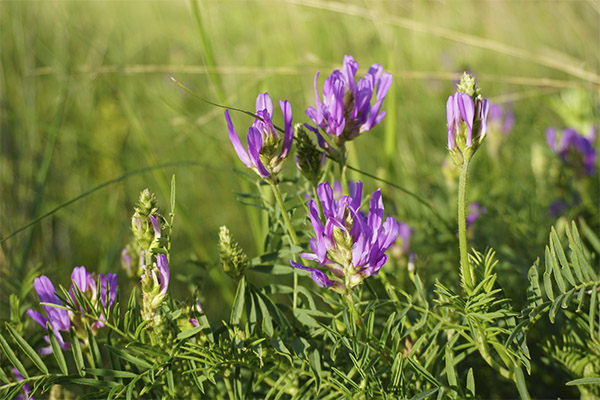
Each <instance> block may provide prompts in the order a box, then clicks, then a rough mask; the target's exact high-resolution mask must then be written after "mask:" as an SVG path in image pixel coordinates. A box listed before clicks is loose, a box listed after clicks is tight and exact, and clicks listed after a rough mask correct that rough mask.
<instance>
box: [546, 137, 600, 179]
mask: <svg viewBox="0 0 600 400" xmlns="http://www.w3.org/2000/svg"><path fill="white" fill-rule="evenodd" d="M595 139H596V127H595V126H594V127H592V129H591V131H590V133H588V135H587V136H584V135H580V134H579V132H577V131H576V130H575V129H573V128H567V129H563V131H562V137H561V139H560V143H559V144H558V145H557V143H556V142H557V133H556V130H555V129H554V128H553V127H549V128H548V129H546V141H547V143H548V146H550V149H552V151H553V152H554V153H556V154H558V155H559V156H560V158H561V160H562V161H563V163H565V164H566V165H568V166H569V167H571V168H573V169H574V170H575V171H576V172H577V173H578V174H580V175H582V174H585V175H593V174H594V172H595V165H596V150H595V149H594V140H595Z"/></svg>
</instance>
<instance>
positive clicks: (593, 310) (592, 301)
mask: <svg viewBox="0 0 600 400" xmlns="http://www.w3.org/2000/svg"><path fill="white" fill-rule="evenodd" d="M581 290H582V291H583V290H585V289H581ZM597 297H598V285H594V287H593V288H592V294H591V297H590V311H589V314H588V317H589V318H588V320H589V321H588V323H589V329H590V337H591V338H592V339H594V323H595V322H596V298H597Z"/></svg>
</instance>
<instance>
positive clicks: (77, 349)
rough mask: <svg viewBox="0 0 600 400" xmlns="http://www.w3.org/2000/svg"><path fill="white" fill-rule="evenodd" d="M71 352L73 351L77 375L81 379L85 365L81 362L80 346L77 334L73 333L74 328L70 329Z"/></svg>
mask: <svg viewBox="0 0 600 400" xmlns="http://www.w3.org/2000/svg"><path fill="white" fill-rule="evenodd" d="M71 350H72V351H73V358H74V359H75V366H76V367H77V373H78V374H79V376H81V377H82V378H83V377H84V376H85V363H84V362H83V355H82V354H81V346H80V344H79V339H78V338H77V334H76V333H75V328H71Z"/></svg>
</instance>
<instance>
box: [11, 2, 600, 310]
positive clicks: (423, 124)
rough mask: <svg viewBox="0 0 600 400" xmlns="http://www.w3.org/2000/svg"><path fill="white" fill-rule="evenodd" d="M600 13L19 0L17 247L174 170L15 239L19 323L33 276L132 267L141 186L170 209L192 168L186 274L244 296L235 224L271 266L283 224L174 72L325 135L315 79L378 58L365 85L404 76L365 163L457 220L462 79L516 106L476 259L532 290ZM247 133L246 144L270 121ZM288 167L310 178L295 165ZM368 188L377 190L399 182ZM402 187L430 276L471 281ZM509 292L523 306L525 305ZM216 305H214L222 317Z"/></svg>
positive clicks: (507, 6) (549, 7)
mask: <svg viewBox="0 0 600 400" xmlns="http://www.w3.org/2000/svg"><path fill="white" fill-rule="evenodd" d="M599 18H600V6H599V3H598V2H597V1H594V0H591V1H556V2H550V1H541V0H540V1H417V0H414V1H349V2H336V1H318V0H315V1H227V0H214V1H205V0H202V1H191V2H184V1H170V0H169V1H47V2H40V1H2V2H0V46H1V47H0V57H1V63H2V64H1V69H2V71H1V74H0V80H1V82H0V83H1V86H0V110H1V116H0V118H1V119H0V123H1V126H0V127H1V148H0V157H1V158H0V179H1V182H0V191H1V195H0V196H1V205H0V236H1V237H2V239H5V238H6V237H7V236H8V235H10V234H11V233H12V232H14V231H16V230H17V229H19V228H21V227H23V226H24V225H26V224H27V223H28V222H30V221H32V220H34V219H35V218H36V217H39V216H40V215H43V214H44V213H46V212H48V211H50V210H52V209H54V208H55V207H57V206H60V205H61V204H64V203H65V202H68V201H69V200H72V199H74V198H76V197H77V196H79V195H80V194H82V193H85V192H87V191H89V190H90V189H93V188H94V187H96V186H97V185H100V184H102V183H104V182H107V181H110V180H112V179H115V178H119V177H121V176H123V175H124V174H128V173H130V172H132V171H137V170H139V169H142V168H146V167H149V166H155V165H158V164H165V163H167V164H169V165H168V166H166V167H162V168H157V169H153V170H151V171H146V172H143V173H135V174H132V175H129V176H127V177H125V178H124V179H122V180H119V181H118V182H115V183H113V184H110V185H108V186H106V187H104V188H102V189H101V190H97V191H95V192H93V193H92V194H90V195H89V196H86V197H84V198H82V199H81V200H79V201H77V202H74V203H72V204H70V205H68V206H67V207H64V208H61V209H60V210H59V211H57V212H55V213H53V214H52V215H51V216H49V217H47V218H44V219H43V220H41V221H40V222H39V223H36V224H35V225H33V226H32V227H30V228H28V229H25V230H23V231H21V232H19V233H18V234H16V235H14V236H12V237H11V238H9V239H7V240H4V241H3V242H2V248H1V252H0V266H1V271H2V277H3V284H2V293H1V300H2V304H3V308H2V310H3V313H2V314H3V315H4V316H6V314H5V313H4V312H5V311H6V302H7V299H8V294H9V293H11V292H14V291H16V292H20V291H21V288H27V287H30V286H28V285H27V283H29V284H30V283H31V278H32V276H34V275H35V274H31V271H34V270H35V271H41V272H43V273H46V274H48V275H49V276H50V277H51V279H53V280H54V282H55V283H62V284H64V285H68V284H69V278H68V275H67V274H68V273H69V272H70V271H71V270H72V268H73V267H74V266H78V265H85V266H86V267H87V268H88V270H95V271H98V272H107V271H111V272H119V271H121V266H120V252H121V249H122V248H123V246H124V245H125V244H126V243H127V242H128V240H129V234H130V232H129V218H130V216H131V214H132V212H133V204H134V202H135V201H136V199H137V196H138V194H139V192H140V191H141V190H142V189H144V188H146V187H148V188H149V189H150V190H151V191H154V192H155V193H156V194H157V196H158V198H159V202H160V204H161V206H162V210H163V211H164V212H165V213H167V212H168V204H169V189H170V179H171V176H172V175H173V174H176V179H177V210H176V214H177V215H176V221H175V231H174V237H173V246H172V260H171V270H172V273H173V274H175V275H177V277H178V279H179V280H180V281H183V282H185V284H186V285H187V286H189V287H190V289H191V288H192V287H193V286H194V285H198V286H199V287H200V288H201V291H204V294H203V295H201V296H202V297H203V298H206V297H208V296H209V293H214V292H215V282H216V283H217V286H216V287H218V288H219V289H218V290H221V292H222V293H221V295H222V296H223V297H224V298H225V299H226V300H230V298H231V297H230V294H231V293H230V290H231V287H230V286H231V283H230V281H229V280H228V278H226V277H225V275H224V274H223V273H222V272H221V271H220V269H219V267H218V252H217V250H216V242H217V231H218V227H219V226H221V225H227V226H228V227H229V228H230V230H231V232H232V234H233V235H234V236H235V237H236V238H238V240H239V241H240V243H241V244H242V246H243V247H244V248H245V249H246V250H247V252H248V253H249V255H250V256H256V255H258V254H260V252H261V251H262V240H263V237H262V235H263V234H264V230H265V229H266V228H265V226H264V224H265V221H264V216H263V215H262V214H261V213H260V211H258V210H256V209H254V208H249V207H246V206H243V205H242V204H241V203H240V202H239V201H238V195H237V194H236V192H243V191H256V188H255V187H253V186H252V185H251V184H249V183H248V182H247V181H246V180H244V179H241V178H240V176H239V174H236V173H234V172H233V168H240V169H241V168H242V167H243V165H242V164H241V162H239V160H238V159H237V158H236V156H235V154H234V151H233V149H232V147H231V144H230V142H229V140H228V137H227V130H226V125H225V121H224V118H223V110H222V109H220V108H217V107H214V106H211V105H209V104H206V103H204V102H202V101H200V100H199V99H197V98H196V97H194V96H191V95H190V94H188V93H187V92H185V91H184V90H182V89H181V88H180V87H179V86H177V85H176V84H175V83H174V82H173V81H172V79H171V78H172V77H174V78H175V79H177V80H178V81H179V82H181V83H182V84H184V85H185V86H187V87H189V88H190V89H191V90H192V91H194V92H195V93H197V94H198V95H199V96H201V97H204V98H206V99H209V100H211V101H214V102H217V103H221V104H226V105H230V106H235V107H240V108H243V109H247V110H250V111H253V110H254V101H255V98H256V95H257V93H258V92H260V91H268V92H269V94H270V95H271V97H272V98H273V99H274V100H275V101H277V100H278V99H287V100H289V101H290V102H291V103H292V107H293V110H294V122H308V118H307V117H306V116H305V114H304V110H305V109H306V108H307V107H308V106H309V105H313V104H314V91H313V80H314V76H315V73H316V71H317V70H320V71H321V79H320V82H321V83H320V85H322V82H323V79H324V78H325V77H326V76H328V75H329V73H330V72H331V71H332V70H333V69H335V68H340V67H341V64H342V60H343V57H344V55H345V54H351V55H353V56H354V58H355V60H357V61H358V62H359V64H360V69H359V74H358V75H359V76H362V75H363V74H364V73H365V72H366V70H367V69H368V67H369V66H370V65H371V64H373V63H379V64H382V65H383V67H384V70H385V71H389V72H392V74H393V76H394V83H393V86H392V89H391V91H390V94H389V95H388V98H387V100H386V102H385V104H384V109H385V110H386V111H387V116H386V119H385V120H384V122H383V123H382V124H380V125H379V126H377V127H376V128H375V129H374V130H373V131H371V132H369V133H368V134H366V135H364V136H362V137H360V138H358V139H357V140H356V141H355V142H354V146H353V147H351V148H350V151H351V155H350V163H351V164H352V165H354V166H357V167H360V168H361V169H363V170H366V171H369V172H370V173H373V174H377V175H378V176H381V177H384V178H386V179H388V180H390V181H392V182H395V183H397V184H398V185H401V186H403V187H405V188H407V189H409V190H411V191H413V192H415V193H417V194H419V195H420V196H422V197H423V199H425V200H426V201H428V202H430V203H431V204H432V206H433V207H435V208H436V210H438V212H439V213H440V214H441V215H442V216H443V218H445V219H446V220H448V221H451V222H452V223H453V221H454V219H455V215H456V210H455V193H454V188H453V184H452V181H451V180H450V181H448V178H447V176H445V175H444V172H443V171H442V163H443V162H444V160H445V159H446V157H447V151H446V143H447V141H446V138H447V131H446V126H445V121H446V120H445V101H446V98H447V96H448V95H449V94H451V93H452V92H453V91H454V81H455V80H457V79H458V78H459V77H460V75H461V73H462V71H463V70H468V71H471V72H472V73H474V74H475V75H476V76H477V78H478V80H479V82H480V86H481V87H482V90H483V94H484V96H485V97H487V98H488V99H490V100H491V101H492V102H494V103H498V104H504V105H509V104H510V106H511V107H512V109H513V110H514V113H515V118H516V125H515V127H514V128H513V130H512V132H511V133H510V135H509V136H506V137H500V136H498V135H499V133H498V132H495V133H494V132H490V143H491V142H492V141H495V145H494V146H495V148H494V146H492V145H491V144H489V145H486V146H488V148H487V149H484V150H482V151H480V152H481V153H482V154H479V155H478V156H476V157H475V160H474V162H473V164H472V165H473V167H472V170H471V181H470V187H469V190H470V195H469V197H470V199H471V200H473V201H475V200H476V201H479V202H481V203H482V204H483V205H484V206H485V207H486V208H487V213H486V214H485V217H484V218H483V221H482V222H480V223H479V225H478V227H477V235H476V236H475V238H474V239H475V241H474V243H475V244H476V246H478V248H479V249H480V250H483V249H484V248H485V247H486V246H492V247H495V248H496V249H497V250H498V251H499V253H500V258H501V260H502V264H501V267H500V268H503V269H504V270H506V271H511V272H513V274H512V275H511V276H513V277H515V279H525V276H526V271H527V268H528V267H529V266H530V265H531V263H532V262H533V260H535V258H536V257H538V256H540V255H541V254H542V251H543V245H544V244H545V243H546V239H547V234H548V229H549V227H550V225H551V224H553V223H554V222H555V221H554V220H553V219H551V218H549V217H548V215H547V206H548V204H549V203H550V202H551V201H552V200H553V197H554V193H555V191H554V189H553V188H552V187H550V186H549V184H548V182H546V181H545V180H544V179H543V175H544V173H545V171H547V168H550V165H552V164H551V163H552V153H551V152H550V150H549V149H547V148H546V147H545V136H544V131H545V129H546V127H547V126H549V125H554V126H556V127H557V128H559V129H562V128H564V127H566V126H570V125H573V124H579V125H578V126H580V127H582V128H581V129H583V127H586V126H588V127H589V124H590V123H592V122H594V121H597V120H598V104H599V101H598V89H599V87H600V77H599V75H598V72H599V65H600V64H599V62H600V51H599V38H600V24H599V23H598V21H599ZM561 110H563V111H564V110H566V111H564V112H561ZM278 112H279V111H276V121H279V122H280V121H281V116H280V114H278ZM233 119H234V124H235V126H236V127H237V129H238V133H240V134H244V135H245V132H246V128H247V126H249V125H250V123H251V120H250V119H249V118H248V117H247V116H244V115H242V114H234V116H233ZM280 124H281V122H280ZM492 134H495V135H496V138H495V139H492ZM532 155H533V156H532ZM290 161H291V160H290ZM532 165H533V167H532ZM287 167H288V169H286V171H287V172H288V174H289V175H293V174H295V172H294V167H293V162H288V166H287ZM536 168H537V170H536ZM536 171H537V175H536ZM540 172H541V174H540ZM596 177H597V176H596ZM354 178H355V179H356V178H360V179H363V180H364V181H365V184H366V185H367V189H368V190H370V191H372V190H374V189H376V188H377V187H379V186H381V185H382V184H381V183H378V182H376V181H374V180H372V179H369V178H366V177H362V178H361V177H360V176H359V175H355V176H354ZM594 179H596V178H594ZM449 182H450V183H449ZM284 190H285V189H284ZM385 190H386V192H385V193H386V196H387V198H388V200H387V202H386V209H387V210H388V211H389V212H390V213H391V214H392V215H394V216H395V217H396V218H398V219H399V220H403V221H406V222H407V223H409V224H410V225H411V226H412V227H413V229H414V232H415V235H414V238H413V240H412V244H411V247H412V249H413V250H414V251H416V252H417V254H418V255H419V256H420V257H421V259H422V260H423V264H425V265H426V271H425V272H424V276H425V279H426V280H427V281H428V282H433V281H434V280H435V279H437V278H440V279H445V278H446V277H447V278H448V279H451V280H454V281H458V279H457V277H456V275H455V271H456V270H455V268H454V266H455V265H456V261H457V259H458V255H457V253H458V252H457V251H456V249H457V246H456V238H455V237H454V235H453V234H452V232H451V233H448V232H445V233H444V228H443V224H442V223H441V221H439V220H436V218H435V216H434V215H433V214H432V213H431V212H430V211H429V210H428V209H427V208H425V207H423V206H421V205H420V204H419V203H418V202H417V201H415V200H414V199H413V198H411V197H410V196H407V195H404V194H403V193H402V192H401V191H395V190H392V189H391V188H386V189H385ZM432 221H433V222H432ZM398 268H400V267H398ZM396 272H398V274H402V273H403V272H402V270H401V269H399V270H398V271H396ZM28 274H30V275H29V276H28ZM36 274H37V272H36ZM506 276H509V275H505V276H504V277H501V278H500V281H501V282H502V281H503V280H505V281H504V283H506V282H507V281H508V279H509V278H507V277H506ZM26 277H27V278H26ZM124 281H125V280H123V281H122V282H123V283H124ZM508 291H509V294H510V295H514V296H517V297H518V298H517V301H521V302H524V300H525V299H524V292H522V291H520V292H519V293H518V294H517V293H510V287H509V288H508ZM179 293H181V295H180V296H179V297H180V298H182V299H183V298H185V296H190V295H191V292H187V293H186V292H179ZM24 295H25V293H23V296H24ZM28 298H29V299H30V300H34V295H33V294H30V295H29V297H28ZM210 303H211V302H208V304H205V308H208V309H209V310H210V309H213V308H220V307H219V304H216V305H215V304H210ZM217 303H218V302H217Z"/></svg>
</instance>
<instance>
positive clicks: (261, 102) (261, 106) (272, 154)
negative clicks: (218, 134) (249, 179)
mask: <svg viewBox="0 0 600 400" xmlns="http://www.w3.org/2000/svg"><path fill="white" fill-rule="evenodd" d="M279 106H280V107H281V111H282V112H283V121H284V134H283V143H282V145H281V151H280V150H279V142H281V141H282V138H281V135H280V134H279V132H278V131H277V129H276V128H275V126H274V125H273V102H272V101H271V98H270V97H269V94H268V93H259V95H258V97H257V99H256V115H257V116H258V117H259V118H256V119H255V120H254V123H253V124H252V126H251V127H250V128H249V129H248V137H247V138H248V151H246V149H244V146H242V143H241V142H240V138H239V136H238V134H237V132H236V131H235V128H234V127H233V123H232V122H231V117H230V116H229V110H225V120H226V121H227V129H228V131H229V140H231V144H233V148H234V149H235V152H236V153H237V155H238V157H239V158H240V160H241V161H242V162H243V163H244V164H245V165H246V166H247V167H248V168H251V169H253V170H254V171H256V173H257V174H258V175H260V177H261V178H270V177H272V176H274V175H276V174H278V173H279V171H281V168H282V167H283V163H284V161H285V160H286V158H287V156H288V154H289V153H290V149H291V147H292V141H293V136H294V132H293V129H292V106H291V105H290V103H289V102H288V101H287V100H286V101H284V100H281V101H279Z"/></svg>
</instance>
